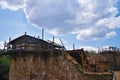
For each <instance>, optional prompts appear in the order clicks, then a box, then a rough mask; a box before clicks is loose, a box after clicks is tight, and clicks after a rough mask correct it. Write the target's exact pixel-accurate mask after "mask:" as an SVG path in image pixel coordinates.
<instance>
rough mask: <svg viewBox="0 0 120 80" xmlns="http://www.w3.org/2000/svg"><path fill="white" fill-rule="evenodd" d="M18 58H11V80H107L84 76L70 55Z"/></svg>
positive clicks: (31, 55) (33, 55) (27, 55)
mask: <svg viewBox="0 0 120 80" xmlns="http://www.w3.org/2000/svg"><path fill="white" fill-rule="evenodd" d="M16 58H17V59H16V60H15V59H14V58H13V57H11V58H10V59H11V61H10V76H9V80H107V79H104V78H102V79H101V78H100V79H97V78H99V76H98V77H97V76H95V77H92V76H89V75H84V74H83V73H82V71H81V70H80V69H81V66H80V65H79V64H78V63H77V62H76V61H75V59H74V58H72V57H70V55H68V54H66V55H64V54H62V55H59V56H50V57H47V58H44V57H42V56H41V55H39V54H35V53H34V54H33V53H32V54H31V53H26V54H25V60H24V59H23V57H22V56H20V55H19V56H16ZM108 80H111V79H108Z"/></svg>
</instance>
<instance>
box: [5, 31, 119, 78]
mask: <svg viewBox="0 0 120 80" xmlns="http://www.w3.org/2000/svg"><path fill="white" fill-rule="evenodd" d="M60 41H61V40H60ZM4 54H5V55H9V56H10V70H9V80H120V78H119V76H120V72H119V71H120V50H119V49H118V48H116V47H109V48H100V49H98V53H97V54H91V55H88V56H87V55H86V54H85V51H84V49H73V50H67V49H66V48H65V46H64V44H63V42H62V41H61V45H60V44H57V43H55V42H54V38H53V41H45V40H44V39H40V38H39V37H38V38H35V37H32V36H30V35H27V34H26V33H25V34H24V35H22V36H20V37H18V38H16V39H13V40H11V38H10V39H9V42H5V45H4Z"/></svg>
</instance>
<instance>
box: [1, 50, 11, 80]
mask: <svg viewBox="0 0 120 80" xmlns="http://www.w3.org/2000/svg"><path fill="white" fill-rule="evenodd" d="M8 77H9V56H5V55H4V54H3V51H2V50H0V80H8Z"/></svg>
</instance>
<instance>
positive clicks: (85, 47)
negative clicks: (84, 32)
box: [80, 46, 98, 52]
mask: <svg viewBox="0 0 120 80" xmlns="http://www.w3.org/2000/svg"><path fill="white" fill-rule="evenodd" d="M81 48H83V49H84V50H88V51H91V50H93V51H95V52H98V48H96V47H92V46H81V47H80V49H81Z"/></svg>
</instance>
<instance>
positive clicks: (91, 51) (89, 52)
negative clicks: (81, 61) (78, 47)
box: [85, 50, 97, 56]
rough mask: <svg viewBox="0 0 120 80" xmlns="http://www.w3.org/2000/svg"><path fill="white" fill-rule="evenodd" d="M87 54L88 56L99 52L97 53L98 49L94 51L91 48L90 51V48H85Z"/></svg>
mask: <svg viewBox="0 0 120 80" xmlns="http://www.w3.org/2000/svg"><path fill="white" fill-rule="evenodd" d="M85 54H86V55H87V56H89V55H90V54H94V55H95V54H97V53H96V51H94V50H90V51H88V50H85Z"/></svg>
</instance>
